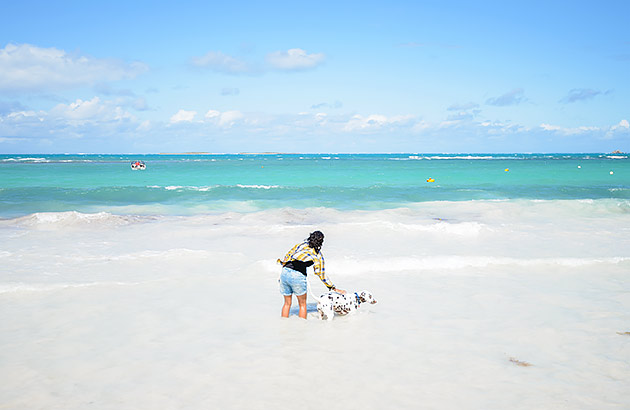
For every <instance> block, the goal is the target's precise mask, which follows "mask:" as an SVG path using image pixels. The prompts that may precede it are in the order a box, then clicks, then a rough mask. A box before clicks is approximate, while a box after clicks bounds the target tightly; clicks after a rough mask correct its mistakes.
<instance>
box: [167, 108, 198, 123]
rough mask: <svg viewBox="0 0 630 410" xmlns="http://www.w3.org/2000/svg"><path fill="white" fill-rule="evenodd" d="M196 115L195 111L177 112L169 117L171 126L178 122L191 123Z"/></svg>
mask: <svg viewBox="0 0 630 410" xmlns="http://www.w3.org/2000/svg"><path fill="white" fill-rule="evenodd" d="M196 115H197V111H186V110H179V111H177V112H176V113H175V114H174V115H173V116H172V117H171V124H176V123H178V122H192V121H193V120H194V119H195V116H196Z"/></svg>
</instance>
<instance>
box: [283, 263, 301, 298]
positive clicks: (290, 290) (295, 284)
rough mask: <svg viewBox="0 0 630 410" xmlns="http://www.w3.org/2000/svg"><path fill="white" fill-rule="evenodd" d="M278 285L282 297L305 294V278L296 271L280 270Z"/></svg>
mask: <svg viewBox="0 0 630 410" xmlns="http://www.w3.org/2000/svg"><path fill="white" fill-rule="evenodd" d="M278 283H280V293H282V295H283V296H291V295H293V294H295V295H296V296H302V295H303V294H305V293H306V276H305V275H302V273H300V272H298V271H296V270H293V269H289V268H282V273H281V274H280V279H278Z"/></svg>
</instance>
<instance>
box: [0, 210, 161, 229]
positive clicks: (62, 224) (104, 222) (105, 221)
mask: <svg viewBox="0 0 630 410" xmlns="http://www.w3.org/2000/svg"><path fill="white" fill-rule="evenodd" d="M155 219H156V217H147V216H134V215H113V214H111V213H109V212H97V213H81V212H76V211H68V212H38V213H34V214H30V215H27V216H23V217H19V218H14V219H7V220H3V221H0V223H2V224H8V225H14V226H21V227H32V228H57V229H63V228H71V227H81V226H103V227H113V226H119V225H128V224H132V223H138V222H146V221H151V220H155Z"/></svg>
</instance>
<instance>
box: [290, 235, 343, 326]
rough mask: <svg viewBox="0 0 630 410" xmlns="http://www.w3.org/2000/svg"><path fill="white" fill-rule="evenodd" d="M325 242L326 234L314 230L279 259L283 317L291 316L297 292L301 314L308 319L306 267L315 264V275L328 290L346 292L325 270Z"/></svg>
mask: <svg viewBox="0 0 630 410" xmlns="http://www.w3.org/2000/svg"><path fill="white" fill-rule="evenodd" d="M323 244H324V234H323V233H321V232H320V231H315V232H312V233H311V234H310V235H309V237H308V239H306V240H304V242H301V243H298V244H297V245H295V246H294V247H293V248H291V250H290V251H289V252H287V254H286V255H285V256H284V259H282V260H280V259H278V262H280V263H281V264H282V273H281V274H280V279H279V280H278V282H279V283H280V293H282V296H284V305H283V306H282V317H289V311H290V310H291V302H292V300H293V294H295V296H296V298H297V300H298V304H299V305H300V313H299V316H300V317H301V318H302V319H306V268H307V267H309V266H313V271H314V272H315V275H317V276H318V277H319V279H321V281H322V282H323V283H324V285H326V287H327V288H328V290H332V291H335V292H339V293H342V294H343V293H346V291H345V290H342V289H337V288H336V287H335V285H333V284H332V282H331V281H330V279H328V278H326V274H325V270H324V255H322V252H321V249H322V245H323Z"/></svg>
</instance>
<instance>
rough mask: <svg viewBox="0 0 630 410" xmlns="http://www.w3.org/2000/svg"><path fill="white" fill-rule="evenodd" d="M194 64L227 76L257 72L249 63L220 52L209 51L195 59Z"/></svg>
mask: <svg viewBox="0 0 630 410" xmlns="http://www.w3.org/2000/svg"><path fill="white" fill-rule="evenodd" d="M192 64H193V65H195V66H197V67H203V68H209V69H211V70H214V71H218V72H221V73H226V74H245V73H251V72H254V71H255V70H254V68H253V67H252V66H251V65H250V64H249V63H247V62H245V61H243V60H240V59H238V58H236V57H232V56H230V55H227V54H223V53H222V52H220V51H209V52H208V53H206V54H205V55H203V56H201V57H193V58H192Z"/></svg>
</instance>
